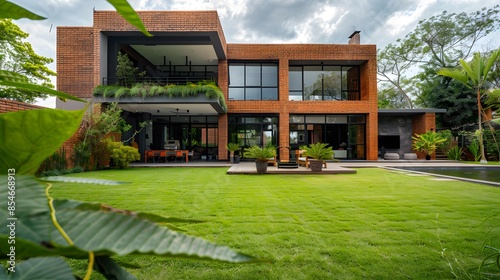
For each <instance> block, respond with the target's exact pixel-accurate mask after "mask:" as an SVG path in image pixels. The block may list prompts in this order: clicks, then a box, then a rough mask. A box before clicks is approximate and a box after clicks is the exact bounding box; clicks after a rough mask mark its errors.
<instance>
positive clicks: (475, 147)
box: [467, 140, 481, 162]
mask: <svg viewBox="0 0 500 280" xmlns="http://www.w3.org/2000/svg"><path fill="white" fill-rule="evenodd" d="M467 148H468V149H469V151H470V152H471V153H472V155H473V156H474V161H476V162H477V161H479V160H480V159H481V151H480V150H479V144H478V143H477V140H473V141H471V142H470V144H469V145H468V146H467Z"/></svg>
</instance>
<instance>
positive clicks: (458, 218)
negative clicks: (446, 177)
mask: <svg viewBox="0 0 500 280" xmlns="http://www.w3.org/2000/svg"><path fill="white" fill-rule="evenodd" d="M226 170H227V168H136V169H128V170H109V171H99V172H87V173H82V174H75V175H74V176H77V177H92V178H100V179H113V180H119V181H128V182H131V184H125V185H119V186H93V185H83V184H67V183H64V184H63V183H57V184H54V187H53V188H52V194H53V196H54V197H56V198H71V199H78V200H84V201H96V202H101V203H105V204H108V205H111V206H113V207H116V208H124V209H129V210H133V211H143V212H151V213H154V214H159V215H163V216H174V217H181V218H192V219H202V220H205V221H206V223H201V224H187V225H180V226H181V227H182V228H184V229H185V230H187V233H188V234H192V235H195V236H199V237H203V238H205V239H207V240H210V241H213V242H216V243H218V244H223V245H227V246H229V247H231V248H233V249H236V250H238V251H240V252H243V253H247V254H251V255H254V256H257V257H260V258H264V259H268V260H271V261H273V263H272V264H269V263H258V264H245V265H235V264H227V263H216V262H208V261H202V262H200V261H192V260H185V259H167V258H159V257H152V256H138V257H121V258H118V259H119V260H122V261H126V262H132V263H134V264H137V265H141V266H142V269H130V271H131V272H132V273H134V274H135V275H137V276H138V277H139V279H148V280H149V279H363V278H370V279H406V278H410V279H453V278H455V276H454V274H456V275H458V276H459V277H460V278H462V277H465V275H464V273H471V274H476V270H475V269H476V268H477V266H478V265H479V263H480V261H481V259H482V256H483V255H482V252H481V245H482V242H483V241H484V236H485V234H486V232H487V227H486V226H484V225H480V224H481V222H482V221H483V220H484V219H485V218H486V217H488V216H490V215H491V214H494V213H496V212H497V207H498V201H500V189H499V188H494V187H490V186H485V185H479V184H472V183H465V182H458V181H435V180H432V179H433V177H427V176H424V177H416V176H409V175H405V174H401V173H396V172H390V171H387V170H383V169H372V168H362V169H358V174H349V175H226ZM72 264H73V265H74V266H75V267H78V269H81V270H80V271H83V270H84V269H85V263H83V262H73V263H72ZM450 266H451V268H450ZM83 274H84V273H79V275H83ZM93 276H94V278H93V279H101V278H99V277H98V275H97V274H96V273H94V274H93Z"/></svg>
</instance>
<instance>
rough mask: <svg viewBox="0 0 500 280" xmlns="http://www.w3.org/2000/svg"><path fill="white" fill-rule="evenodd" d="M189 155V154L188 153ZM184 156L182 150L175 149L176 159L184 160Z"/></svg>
mask: <svg viewBox="0 0 500 280" xmlns="http://www.w3.org/2000/svg"><path fill="white" fill-rule="evenodd" d="M186 155H187V154H186ZM183 157H184V155H183V153H182V151H181V150H176V151H175V161H177V159H180V161H181V162H182V158H183Z"/></svg>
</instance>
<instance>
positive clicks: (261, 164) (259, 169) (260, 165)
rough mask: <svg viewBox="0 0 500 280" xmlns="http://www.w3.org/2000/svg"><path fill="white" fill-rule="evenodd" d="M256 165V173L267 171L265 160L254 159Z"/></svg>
mask: <svg viewBox="0 0 500 280" xmlns="http://www.w3.org/2000/svg"><path fill="white" fill-rule="evenodd" d="M255 167H257V174H264V173H266V172H267V161H258V160H257V161H255Z"/></svg>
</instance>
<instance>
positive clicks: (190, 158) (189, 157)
mask: <svg viewBox="0 0 500 280" xmlns="http://www.w3.org/2000/svg"><path fill="white" fill-rule="evenodd" d="M193 157H194V150H191V151H189V152H188V159H189V160H190V161H192V160H193Z"/></svg>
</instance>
